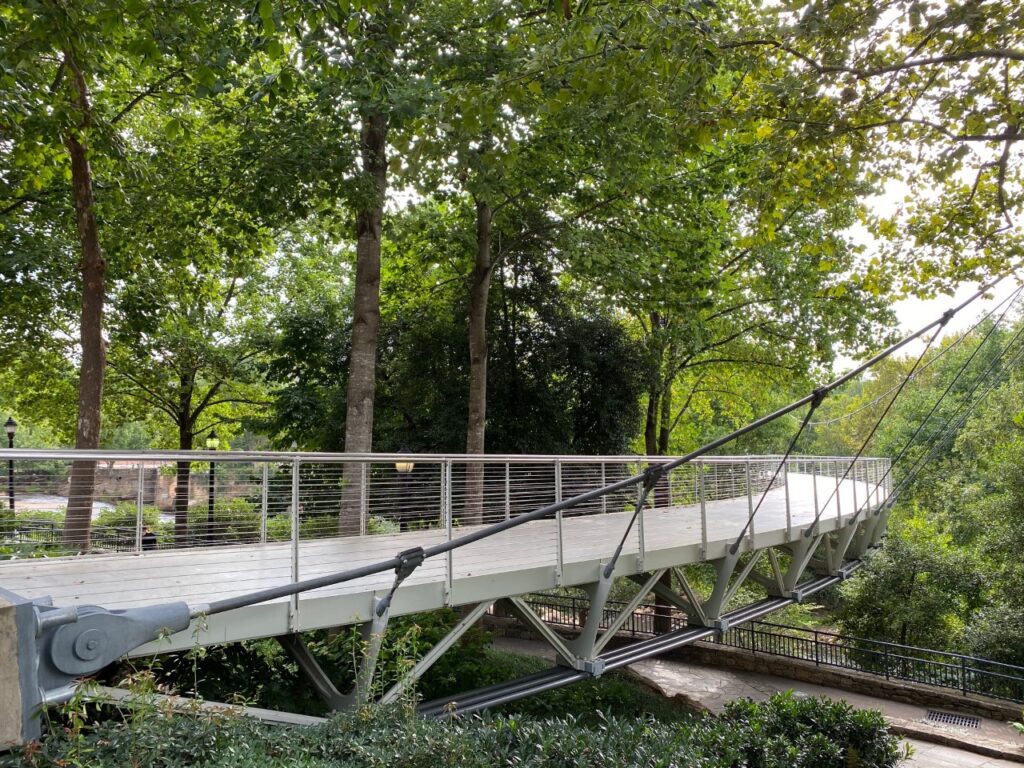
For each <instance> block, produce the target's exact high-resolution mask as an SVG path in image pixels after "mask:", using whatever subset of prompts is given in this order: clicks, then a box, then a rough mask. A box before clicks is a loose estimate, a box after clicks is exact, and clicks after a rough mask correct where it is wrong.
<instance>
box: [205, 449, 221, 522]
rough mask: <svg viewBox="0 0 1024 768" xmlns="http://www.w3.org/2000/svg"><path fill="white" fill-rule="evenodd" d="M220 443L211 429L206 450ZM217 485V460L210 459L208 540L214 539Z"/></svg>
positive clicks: (207, 510)
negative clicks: (214, 508)
mask: <svg viewBox="0 0 1024 768" xmlns="http://www.w3.org/2000/svg"><path fill="white" fill-rule="evenodd" d="M219 445H220V438H219V437H217V430H215V429H211V430H210V434H209V436H208V437H207V438H206V450H208V451H216V450H217V446H219ZM216 487H217V462H215V461H213V460H212V459H211V460H210V487H209V491H208V493H207V496H208V497H209V498H208V499H207V504H206V540H207V541H213V495H214V492H215V491H216Z"/></svg>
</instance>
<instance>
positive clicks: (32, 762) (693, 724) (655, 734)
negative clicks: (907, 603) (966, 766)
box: [11, 696, 903, 768]
mask: <svg viewBox="0 0 1024 768" xmlns="http://www.w3.org/2000/svg"><path fill="white" fill-rule="evenodd" d="M68 719H69V723H68V725H67V726H66V727H56V728H52V729H51V731H50V734H49V735H48V736H46V737H45V738H44V740H43V741H42V742H40V743H37V744H30V745H28V746H26V747H22V748H20V749H17V750H15V752H14V753H13V754H12V756H11V764H12V766H17V767H18V768H23V767H25V768H27V767H31V768H38V767H40V766H53V765H89V766H91V767H93V768H107V767H108V766H124V765H145V766H167V767H170V766H193V765H202V766H210V767H211V768H218V767H221V766H223V767H224V768H227V766H239V765H245V766H251V767H252V768H285V767H286V766H288V767H289V768H327V766H334V767H340V766H345V767H346V768H392V766H398V765H400V766H403V768H437V766H453V767H456V768H484V767H485V766H494V765H516V766H523V767H532V766H538V767H540V766H571V767H572V768H591V767H593V768H605V767H606V766H620V765H621V766H684V767H685V766H692V767H693V768H697V766H700V768H732V767H733V766H749V767H750V768H850V766H859V767H860V768H891V767H892V766H896V765H898V764H899V762H900V761H901V760H902V758H903V754H902V753H901V751H900V749H899V747H898V741H897V739H896V738H895V737H893V736H891V735H890V734H889V733H888V732H887V730H886V728H885V725H884V723H883V721H882V720H881V718H880V716H878V715H876V714H874V713H860V712H855V711H853V710H851V709H850V708H849V707H847V706H845V705H843V704H836V703H833V702H829V701H825V700H819V699H810V700H806V701H798V700H794V699H792V698H791V697H788V696H777V697H775V698H773V699H772V700H770V701H768V702H765V703H763V704H753V703H742V704H738V705H736V706H734V707H732V708H730V711H729V713H728V714H727V715H726V716H725V717H724V718H721V719H718V718H714V717H711V716H703V717H700V718H696V719H694V720H692V721H690V722H677V723H660V722H657V721H654V720H651V719H649V718H633V717H621V716H618V715H606V716H603V717H601V718H600V719H599V720H598V721H596V722H595V723H594V724H592V725H588V724H586V723H583V722H581V721H580V720H579V719H577V718H576V717H575V716H574V715H573V714H562V715H560V716H558V717H551V718H548V719H543V720H539V719H535V718H530V717H519V716H517V717H512V716H499V715H485V716H484V717H480V718H460V719H454V720H450V721H443V720H440V721H439V720H430V719H426V718H421V717H417V716H415V715H414V714H413V713H412V712H411V711H410V710H408V709H405V708H402V707H381V708H366V709H364V710H361V711H359V712H355V713H350V714H345V715H340V716H338V717H335V718H333V719H331V720H330V721H329V722H327V723H325V724H324V725H320V726H314V727H309V728H290V729H286V728H274V727H270V726H265V725H262V724H260V723H258V722H256V721H253V720H248V719H243V718H236V717H231V716H225V715H208V714H202V713H196V714H190V715H175V716H164V715H163V714H162V713H161V712H159V711H157V710H155V709H154V710H152V711H150V712H148V713H147V712H143V713H141V714H136V716H135V717H134V718H133V719H132V721H131V722H128V723H125V722H117V721H108V722H101V723H95V724H90V725H86V724H85V723H84V718H83V715H82V710H76V711H74V712H72V713H70V716H69V718H68ZM788 729H792V730H788Z"/></svg>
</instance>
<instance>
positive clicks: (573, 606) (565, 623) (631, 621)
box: [523, 595, 686, 637]
mask: <svg viewBox="0 0 1024 768" xmlns="http://www.w3.org/2000/svg"><path fill="white" fill-rule="evenodd" d="M523 601H524V602H525V603H526V604H527V605H529V606H530V608H532V609H533V611H534V612H535V613H536V614H537V615H538V616H539V617H540V618H541V619H542V620H543V621H545V622H546V623H548V624H552V625H554V626H557V627H567V628H569V629H582V628H583V625H584V624H585V623H586V621H587V613H588V611H589V610H590V601H589V600H588V599H587V598H585V597H575V596H573V595H528V596H527V597H525V598H524V599H523ZM625 607H626V603H624V602H616V601H614V600H609V601H608V602H607V603H606V604H605V607H604V611H603V612H602V615H601V625H600V626H601V627H602V628H607V627H608V626H609V625H610V624H611V623H612V622H613V621H614V620H615V617H616V616H618V615H619V613H621V611H622V609H623V608H625ZM666 610H667V609H664V608H659V607H658V606H654V605H641V606H640V607H639V608H637V609H636V610H635V611H633V612H632V613H631V614H630V615H629V617H628V618H627V619H626V623H625V624H623V625H622V627H621V628H620V629H619V633H620V634H625V635H629V636H630V637H651V636H653V635H656V634H659V632H660V631H662V629H661V628H660V627H659V626H658V624H659V621H658V620H659V619H661V620H662V622H664V623H665V624H664V626H666V627H667V628H668V631H674V630H677V629H681V628H683V627H685V626H686V614H684V613H683V612H682V611H677V610H675V609H670V610H668V612H667V613H665V611H666Z"/></svg>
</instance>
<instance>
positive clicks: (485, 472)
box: [0, 449, 890, 565]
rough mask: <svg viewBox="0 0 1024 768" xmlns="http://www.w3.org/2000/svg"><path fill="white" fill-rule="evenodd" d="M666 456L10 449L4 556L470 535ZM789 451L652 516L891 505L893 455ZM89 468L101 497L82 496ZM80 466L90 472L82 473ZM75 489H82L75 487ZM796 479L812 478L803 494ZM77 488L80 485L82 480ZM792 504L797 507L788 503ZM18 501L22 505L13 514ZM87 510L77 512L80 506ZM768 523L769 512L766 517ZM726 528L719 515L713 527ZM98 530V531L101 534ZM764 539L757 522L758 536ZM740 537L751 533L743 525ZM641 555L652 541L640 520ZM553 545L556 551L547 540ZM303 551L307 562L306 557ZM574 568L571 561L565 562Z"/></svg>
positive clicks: (714, 466)
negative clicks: (83, 523)
mask: <svg viewBox="0 0 1024 768" xmlns="http://www.w3.org/2000/svg"><path fill="white" fill-rule="evenodd" d="M665 460H666V457H643V456H494V455H489V456H466V455H438V454H429V455H425V454H420V455H413V454H406V453H397V454H310V453H251V452H233V451H223V452H218V451H194V452H174V451H168V452H117V451H113V452H112V451H71V450H58V451H31V450H17V449H15V450H0V476H2V474H3V468H4V465H5V464H6V465H7V477H6V478H3V479H6V480H7V483H3V482H0V488H4V489H5V490H6V491H7V493H4V494H0V559H2V558H4V557H11V556H23V555H26V554H31V553H32V552H30V550H31V551H34V553H35V554H46V555H47V556H62V555H65V554H74V553H78V552H80V551H83V550H84V551H87V552H89V553H94V554H102V553H104V552H124V551H137V552H145V551H148V550H154V549H176V548H185V547H207V546H223V545H238V544H259V543H274V542H292V543H295V542H298V541H300V540H308V539H318V538H327V537H339V536H365V535H369V534H397V533H400V532H403V531H409V530H431V531H437V532H438V533H439V534H440V535H441V536H443V537H449V538H450V537H453V536H458V535H459V532H460V530H461V529H463V528H464V527H466V526H472V525H476V524H487V523H494V522H497V521H501V520H506V519H509V518H513V517H516V516H518V515H520V514H523V513H526V512H530V511H533V510H535V509H537V508H540V507H543V506H545V505H549V504H552V503H555V502H557V501H561V500H564V499H567V498H570V497H572V496H575V495H577V494H580V493H583V492H585V491H589V490H592V489H595V488H599V487H601V486H605V485H608V484H610V483H613V482H615V481H618V480H621V479H624V478H626V477H629V476H632V475H635V474H637V473H639V472H641V471H643V469H645V468H646V467H647V466H650V465H651V464H656V463H661V462H664V461H665ZM780 460H781V457H779V456H738V457H736V456H711V457H704V458H702V459H701V460H699V461H695V462H693V463H690V464H687V465H684V466H682V467H678V468H676V469H674V470H673V471H671V472H669V473H666V475H665V476H664V477H662V478H661V480H660V481H659V482H658V484H657V485H656V486H655V488H654V489H653V493H652V494H651V495H650V497H649V500H648V505H647V507H646V509H647V510H649V511H651V512H655V511H657V510H659V509H665V508H668V507H673V508H677V507H680V506H685V507H686V508H687V509H689V510H690V511H691V513H692V515H693V517H694V520H695V522H696V523H697V524H698V525H699V528H700V531H701V541H702V546H706V544H707V541H708V536H709V534H708V531H709V518H710V517H712V516H713V515H714V511H713V510H712V511H710V512H709V509H710V508H711V505H713V504H714V503H715V502H719V501H722V500H727V499H745V502H744V508H746V509H750V510H753V508H754V506H755V505H756V503H757V500H758V499H759V498H760V495H761V494H762V492H764V491H765V490H766V489H775V490H777V491H778V494H777V497H776V498H777V500H778V504H779V505H780V508H781V505H782V504H783V503H784V509H785V523H784V525H785V527H786V529H787V534H789V535H791V534H792V531H793V529H794V526H795V525H798V524H799V523H800V521H797V523H794V521H793V520H792V519H791V518H790V514H789V513H790V495H791V494H796V493H798V492H799V493H801V494H803V496H805V497H809V496H810V495H811V488H812V486H813V495H814V507H813V509H814V512H817V511H818V509H819V505H820V506H821V507H822V508H823V509H822V512H827V513H828V514H829V515H832V516H838V515H839V513H840V512H842V513H843V514H849V513H852V512H853V509H852V508H850V505H849V499H847V501H846V502H845V503H846V506H845V507H844V508H843V509H842V510H840V505H839V503H838V499H833V501H832V502H831V507H829V508H828V509H824V507H825V505H826V502H827V500H828V497H829V493H830V491H831V489H834V488H837V487H838V484H839V478H840V477H841V476H842V475H843V474H844V473H845V472H846V471H847V469H849V470H850V472H849V478H848V480H847V492H849V491H852V498H853V501H854V502H855V504H863V503H864V502H868V503H870V504H872V505H877V504H879V503H880V502H881V501H882V500H884V498H885V497H886V494H887V493H888V491H889V489H890V482H889V477H888V476H887V471H888V467H889V460H888V459H875V458H862V459H859V460H858V461H857V462H856V464H855V465H854V466H852V467H851V460H850V459H849V458H836V457H800V456H797V457H791V458H790V459H789V460H788V461H787V462H786V465H785V466H784V467H783V468H782V470H781V471H779V472H778V473H776V470H777V469H778V468H779V462H780ZM83 467H84V471H86V472H87V473H89V475H90V477H91V483H90V485H91V494H89V495H88V496H85V497H83V494H82V493H81V491H79V492H78V495H77V497H76V494H75V493H73V492H72V486H73V485H74V487H75V488H81V487H82V486H81V482H80V476H81V473H82V472H83ZM73 471H74V472H78V473H79V475H76V476H75V477H74V478H73ZM73 481H74V482H73ZM794 482H799V483H802V485H801V486H800V490H799V491H798V490H796V489H795V488H794V487H793V484H794ZM75 483H77V485H76V484H75ZM637 493H638V490H637V488H636V487H630V488H629V489H627V490H623V491H619V492H617V493H614V494H609V495H605V496H601V497H599V498H596V499H592V500H590V501H588V502H586V503H583V504H580V505H578V506H576V507H573V508H571V509H567V510H565V511H563V512H561V513H559V514H558V515H557V516H556V517H555V518H554V519H555V524H556V526H557V535H556V536H554V537H553V539H554V541H553V542H549V544H550V548H551V550H552V552H554V551H555V550H556V549H557V550H558V551H559V552H560V551H561V541H562V539H561V537H562V521H563V518H571V517H575V516H580V515H592V514H603V513H612V512H622V511H630V510H633V509H634V508H635V505H636V503H637V498H638V496H637ZM783 498H784V502H783ZM12 506H13V510H12V509H11V507H12ZM69 507H71V508H72V509H76V510H78V511H77V513H76V514H74V515H68V514H67V510H68V508H69ZM85 510H90V515H89V516H90V517H91V535H90V537H89V540H88V543H87V545H83V543H82V541H81V540H78V541H77V542H76V541H75V540H74V538H73V536H71V537H69V536H68V532H69V530H71V526H68V525H66V521H67V520H69V519H72V518H75V519H78V520H79V521H80V520H81V518H82V516H83V514H84V511H85ZM763 516H764V515H762V517H763ZM715 522H716V521H715V520H713V519H712V520H710V524H711V525H712V526H713V524H715ZM87 527H89V526H87ZM753 534H754V531H753V527H751V532H750V535H751V537H753ZM733 535H738V530H737V531H736V533H734V534H733ZM637 536H638V537H639V540H640V550H641V551H643V547H644V544H645V541H644V538H643V537H644V532H643V520H641V521H640V524H639V525H638V531H637ZM540 546H547V545H546V544H544V543H541V544H540ZM295 556H296V557H297V556H298V555H297V554H296V555H295ZM559 565H560V563H559Z"/></svg>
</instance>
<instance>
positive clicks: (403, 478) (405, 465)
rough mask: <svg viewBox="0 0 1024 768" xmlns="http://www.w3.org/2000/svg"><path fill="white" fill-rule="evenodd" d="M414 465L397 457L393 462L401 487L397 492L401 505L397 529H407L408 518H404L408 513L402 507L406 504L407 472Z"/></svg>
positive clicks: (405, 450)
mask: <svg viewBox="0 0 1024 768" xmlns="http://www.w3.org/2000/svg"><path fill="white" fill-rule="evenodd" d="M398 452H399V453H408V452H409V449H408V448H400V449H399V451H398ZM415 466H416V465H415V464H414V463H413V462H412V461H410V460H409V459H398V460H397V461H396V462H395V471H396V472H397V473H398V477H399V486H400V487H401V489H402V490H401V491H400V492H399V493H400V497H401V499H400V501H401V505H402V507H403V509H402V511H401V512H400V513H399V516H398V529H399V530H403V529H405V530H408V528H409V520H407V519H406V518H407V516H408V513H407V512H406V511H405V509H404V507H405V506H406V501H407V498H408V496H409V473H410V472H412V470H413V468H414V467H415Z"/></svg>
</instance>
